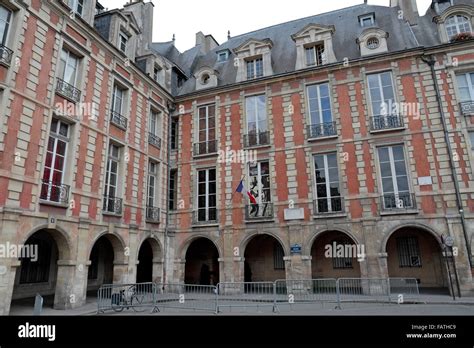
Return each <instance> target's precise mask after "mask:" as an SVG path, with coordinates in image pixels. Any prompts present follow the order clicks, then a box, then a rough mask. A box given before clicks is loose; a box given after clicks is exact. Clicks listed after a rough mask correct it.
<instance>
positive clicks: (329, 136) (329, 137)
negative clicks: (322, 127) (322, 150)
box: [308, 134, 339, 142]
mask: <svg viewBox="0 0 474 348" xmlns="http://www.w3.org/2000/svg"><path fill="white" fill-rule="evenodd" d="M337 138H339V135H337V134H336V135H328V136H326V137H318V138H308V141H309V142H314V141H321V140H330V139H337Z"/></svg>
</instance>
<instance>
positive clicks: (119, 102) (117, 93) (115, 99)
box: [112, 85, 125, 115]
mask: <svg viewBox="0 0 474 348" xmlns="http://www.w3.org/2000/svg"><path fill="white" fill-rule="evenodd" d="M124 100H125V90H124V89H123V88H121V87H120V86H118V85H114V93H113V95H112V112H114V113H117V114H119V115H122V112H123V104H124Z"/></svg>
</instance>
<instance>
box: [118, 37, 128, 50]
mask: <svg viewBox="0 0 474 348" xmlns="http://www.w3.org/2000/svg"><path fill="white" fill-rule="evenodd" d="M127 43H128V36H127V35H126V34H125V33H123V32H120V33H119V49H120V51H122V52H123V53H126V52H127Z"/></svg>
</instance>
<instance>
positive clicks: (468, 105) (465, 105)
mask: <svg viewBox="0 0 474 348" xmlns="http://www.w3.org/2000/svg"><path fill="white" fill-rule="evenodd" d="M459 107H460V108H461V114H462V115H464V116H474V100H471V101H466V102H462V103H459Z"/></svg>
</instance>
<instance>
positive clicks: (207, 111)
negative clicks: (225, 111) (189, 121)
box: [197, 104, 217, 154]
mask: <svg viewBox="0 0 474 348" xmlns="http://www.w3.org/2000/svg"><path fill="white" fill-rule="evenodd" d="M198 115H199V120H198V123H199V125H198V144H197V146H198V147H199V148H198V149H197V150H198V151H199V152H198V154H208V153H214V152H216V151H217V144H216V141H215V140H216V106H215V105H214V104H210V105H205V106H201V107H199V109H198Z"/></svg>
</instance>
